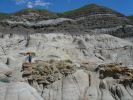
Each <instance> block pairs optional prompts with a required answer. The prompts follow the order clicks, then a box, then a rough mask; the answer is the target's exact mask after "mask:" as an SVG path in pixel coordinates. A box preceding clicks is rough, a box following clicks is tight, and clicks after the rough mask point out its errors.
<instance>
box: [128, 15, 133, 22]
mask: <svg viewBox="0 0 133 100" xmlns="http://www.w3.org/2000/svg"><path fill="white" fill-rule="evenodd" d="M127 18H128V19H129V20H130V22H131V24H133V15H132V16H127Z"/></svg>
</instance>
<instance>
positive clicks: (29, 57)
mask: <svg viewBox="0 0 133 100" xmlns="http://www.w3.org/2000/svg"><path fill="white" fill-rule="evenodd" d="M28 61H29V63H31V62H32V55H31V53H29V56H28Z"/></svg>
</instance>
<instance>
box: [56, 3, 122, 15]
mask: <svg viewBox="0 0 133 100" xmlns="http://www.w3.org/2000/svg"><path fill="white" fill-rule="evenodd" d="M87 14H90V15H91V14H115V15H117V16H123V15H122V14H121V13H118V12H116V11H114V10H112V9H110V8H106V7H103V6H99V5H96V4H90V5H86V6H83V7H81V8H79V9H75V10H71V11H67V12H64V13H60V14H58V15H59V16H65V17H74V16H79V15H87Z"/></svg>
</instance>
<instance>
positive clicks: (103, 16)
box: [0, 4, 133, 37]
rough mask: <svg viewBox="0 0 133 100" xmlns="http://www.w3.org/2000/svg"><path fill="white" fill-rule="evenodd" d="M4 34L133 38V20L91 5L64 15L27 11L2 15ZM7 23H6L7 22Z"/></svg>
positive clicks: (130, 17)
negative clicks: (106, 35) (87, 35)
mask: <svg viewBox="0 0 133 100" xmlns="http://www.w3.org/2000/svg"><path fill="white" fill-rule="evenodd" d="M0 19H2V21H0V32H4V33H11V32H12V33H16V34H19V33H21V34H25V33H28V34H29V33H59V32H64V33H70V34H101V33H102V34H103V33H104V34H111V35H113V36H117V37H129V36H133V16H128V17H127V16H125V15H123V14H121V13H119V12H117V11H114V10H112V9H110V8H107V7H104V6H100V5H96V4H89V5H86V6H83V7H81V8H78V9H75V10H72V11H67V12H64V13H56V12H50V11H48V10H46V9H23V10H20V11H18V12H15V13H12V14H4V13H0ZM3 19H6V20H3Z"/></svg>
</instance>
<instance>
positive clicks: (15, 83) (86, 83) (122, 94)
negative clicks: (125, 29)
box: [0, 33, 133, 100]
mask: <svg viewBox="0 0 133 100" xmlns="http://www.w3.org/2000/svg"><path fill="white" fill-rule="evenodd" d="M0 43H1V44H0V63H1V66H0V68H1V67H2V66H4V68H6V71H7V70H9V71H10V70H12V71H11V72H12V74H11V76H10V77H8V80H9V81H8V83H4V82H1V83H0V86H1V87H2V89H0V100H19V99H18V95H19V98H20V100H132V99H133V98H132V91H133V90H132V83H131V84H130V85H126V86H124V85H123V84H119V83H117V82H116V81H117V80H115V79H112V78H111V77H107V78H105V79H100V78H99V73H98V72H96V71H95V69H96V68H97V66H98V65H99V64H104V63H122V64H123V65H125V66H128V68H131V69H132V68H133V43H132V42H130V41H127V40H124V39H119V38H116V37H113V36H110V35H105V34H101V35H97V36H96V35H92V36H90V35H67V34H62V33H58V34H57V33H51V34H41V33H37V34H32V35H29V36H22V35H12V36H11V35H10V34H6V35H4V36H3V37H2V38H0ZM28 51H33V52H35V53H36V56H35V57H34V60H44V61H47V60H50V59H55V60H68V59H70V60H71V61H73V63H74V64H75V65H76V72H75V73H73V74H70V75H68V76H66V77H65V78H62V79H61V80H58V81H56V82H54V83H52V84H51V85H48V86H47V87H46V88H42V87H41V86H39V85H38V84H36V83H35V84H34V88H35V89H36V90H37V91H38V93H37V92H36V91H35V90H34V89H33V88H32V87H30V86H29V85H28V84H27V83H23V82H22V83H21V82H20V81H24V79H23V78H22V72H20V71H21V67H22V63H23V62H25V58H26V57H25V56H24V55H22V54H23V53H25V52H28ZM82 63H89V66H88V67H82V66H81V64H82ZM0 74H2V72H1V71H0ZM3 75H5V73H3ZM10 86H11V87H10ZM3 90H4V91H9V92H4V91H3ZM22 90H24V91H26V92H22ZM11 91H15V92H13V93H15V94H13V93H12V92H11ZM1 92H2V93H5V94H7V99H4V98H5V96H3V95H1ZM21 92H22V93H21ZM8 93H9V94H8ZM16 94H18V95H16ZM8 95H9V96H8ZM41 96H42V97H41ZM25 97H27V98H25ZM9 98H12V99H9ZM42 98H43V99H42Z"/></svg>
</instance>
